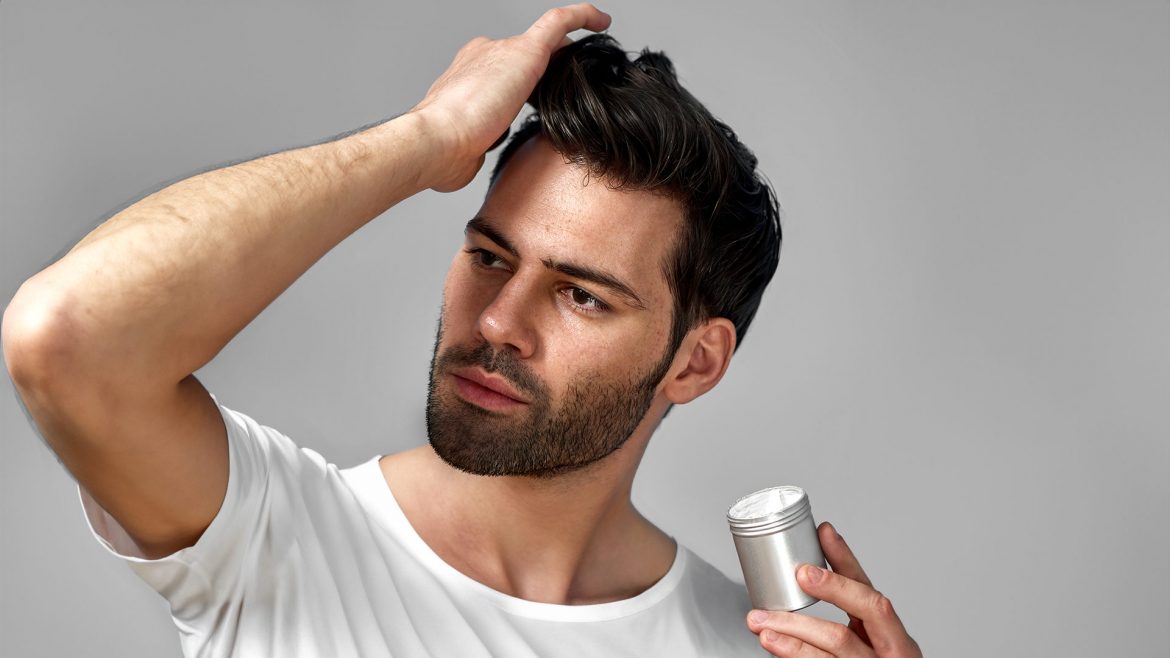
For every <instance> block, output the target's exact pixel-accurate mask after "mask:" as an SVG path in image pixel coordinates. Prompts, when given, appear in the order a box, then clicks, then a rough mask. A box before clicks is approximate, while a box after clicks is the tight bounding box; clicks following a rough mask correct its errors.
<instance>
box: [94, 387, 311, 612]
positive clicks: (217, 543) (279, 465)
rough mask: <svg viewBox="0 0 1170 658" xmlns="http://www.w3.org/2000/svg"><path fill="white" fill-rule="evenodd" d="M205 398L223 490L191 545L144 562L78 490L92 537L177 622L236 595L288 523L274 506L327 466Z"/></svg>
mask: <svg viewBox="0 0 1170 658" xmlns="http://www.w3.org/2000/svg"><path fill="white" fill-rule="evenodd" d="M211 397H212V399H213V400H215V403H216V405H217V406H218V408H219V412H220V415H221V416H222V417H223V421H224V425H225V428H226V429H227V438H228V484H227V492H226V494H225V496H224V500H223V503H222V504H221V506H220V509H219V511H218V512H217V513H216V516H215V518H214V519H212V521H211V524H210V525H209V526H208V527H207V529H206V530H205V531H204V532H203V535H202V536H200V538H199V540H198V541H197V542H196V543H195V544H194V545H192V546H189V547H187V548H183V549H181V550H178V551H176V552H174V553H172V554H170V555H167V556H165V557H161V558H157V559H148V558H146V557H145V556H144V554H143V552H142V551H141V550H140V549H139V547H138V546H137V545H136V544H135V542H134V540H133V539H132V538H131V537H130V535H129V534H128V533H127V532H126V530H125V529H124V528H123V527H122V526H121V525H120V524H119V523H118V521H117V520H116V519H114V517H113V516H111V515H110V514H109V513H108V512H107V511H106V510H105V509H103V508H102V507H101V505H99V504H98V502H97V501H96V500H95V499H94V498H93V497H92V496H91V495H90V493H89V492H88V491H87V490H86V489H85V488H84V487H82V486H80V485H78V493H79V495H80V497H81V504H82V508H83V510H84V514H85V518H86V521H87V523H88V524H89V528H90V531H91V532H92V533H93V535H94V537H95V538H96V539H97V541H98V542H99V543H100V544H101V545H102V546H103V547H104V548H105V549H106V550H107V551H108V552H109V553H111V554H112V555H114V556H116V557H118V558H121V559H123V560H125V561H126V562H127V563H128V565H129V566H130V568H131V569H132V570H133V571H134V572H135V573H136V574H137V575H138V576H139V577H140V578H142V580H144V581H145V582H146V583H147V584H148V585H150V586H151V587H152V588H153V589H154V590H155V591H157V592H158V593H159V594H161V595H162V596H163V597H164V598H166V599H167V601H168V602H170V604H171V611H172V614H173V615H174V616H175V618H176V619H179V620H181V619H192V618H195V617H197V616H200V615H202V614H203V613H204V612H206V611H207V610H209V609H215V608H217V607H219V606H220V605H221V604H222V603H223V602H224V601H225V600H227V599H228V598H231V597H232V596H233V592H236V591H238V590H239V588H240V586H241V580H242V578H243V576H244V575H245V574H247V573H248V571H249V569H250V567H251V566H252V564H254V563H255V562H256V561H257V559H258V558H257V554H258V553H260V552H262V550H263V545H264V544H265V543H268V542H271V541H272V539H273V537H272V533H273V529H272V528H273V526H274V525H276V524H279V523H281V522H284V521H288V519H285V518H281V517H282V516H288V506H287V505H284V504H281V502H280V501H281V499H282V498H283V497H284V496H285V495H286V494H287V493H288V492H287V491H286V490H287V489H290V488H291V487H292V486H295V483H296V482H297V481H299V480H301V479H302V477H303V476H304V475H305V473H304V471H306V470H309V471H316V470H320V471H322V472H323V471H324V470H325V469H326V466H327V465H326V464H325V461H324V459H323V458H321V457H320V455H318V454H317V453H315V452H313V451H311V450H308V449H300V448H298V447H297V446H296V445H295V444H294V443H293V442H292V440H291V439H289V438H288V437H287V436H284V435H283V434H281V433H280V432H278V431H276V430H275V429H273V428H271V427H267V426H264V425H260V424H259V423H257V422H256V421H255V420H253V419H252V418H250V417H249V416H247V415H245V414H242V413H240V412H238V411H234V410H232V409H229V408H227V407H225V406H223V405H222V404H220V402H219V399H218V398H216V396H215V395H212V396H211Z"/></svg>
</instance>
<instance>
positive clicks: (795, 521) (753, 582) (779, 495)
mask: <svg viewBox="0 0 1170 658" xmlns="http://www.w3.org/2000/svg"><path fill="white" fill-rule="evenodd" d="M727 523H728V525H730V526H731V538H732V540H733V541H734V542H735V552H736V553H738V554H739V564H740V567H742V568H743V577H744V582H745V584H746V585H747V590H748V596H749V597H751V600H752V607H754V608H758V609H761V610H787V611H790V612H791V611H793V610H800V609H801V608H807V607H808V606H810V605H812V604H814V603H816V602H817V601H819V600H820V599H817V598H815V597H813V596H810V595H808V594H806V593H805V592H804V590H802V589H800V585H799V584H798V583H797V582H796V568H797V566H799V565H801V564H815V565H817V566H820V567H822V568H825V567H826V565H825V556H824V554H823V553H822V552H821V544H820V541H819V540H818V539H817V525H816V522H815V521H813V516H812V507H811V506H810V505H809V502H808V495H807V494H805V492H804V489H801V488H800V487H793V486H779V487H771V488H768V489H761V490H760V491H757V492H755V493H752V494H748V495H746V496H744V497H742V498H740V499H739V500H737V501H735V504H734V505H732V506H731V507H730V508H729V509H728V510H727Z"/></svg>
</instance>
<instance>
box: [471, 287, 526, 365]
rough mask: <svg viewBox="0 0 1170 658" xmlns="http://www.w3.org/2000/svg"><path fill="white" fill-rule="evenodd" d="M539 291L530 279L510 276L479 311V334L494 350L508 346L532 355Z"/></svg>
mask: <svg viewBox="0 0 1170 658" xmlns="http://www.w3.org/2000/svg"><path fill="white" fill-rule="evenodd" d="M538 294H539V293H538V291H537V290H536V289H535V286H534V285H533V284H532V283H531V282H525V281H524V280H522V279H521V277H517V276H513V277H512V278H511V279H509V280H508V282H507V283H506V284H504V286H503V287H502V288H500V289H499V290H497V291H496V296H495V298H493V299H492V301H491V303H490V304H488V305H487V307H485V308H484V309H483V312H481V313H480V314H479V320H478V321H477V323H476V328H477V329H478V330H479V333H480V335H481V336H483V338H484V340H486V341H487V342H489V343H491V344H492V346H493V347H495V348H496V349H497V350H502V349H504V348H505V347H511V348H513V349H515V350H516V352H517V353H518V354H517V356H518V357H520V358H521V359H526V358H529V357H531V356H532V355H533V354H534V353H535V352H536V348H537V334H536V316H537V314H538V309H537V306H538V304H537V295H538Z"/></svg>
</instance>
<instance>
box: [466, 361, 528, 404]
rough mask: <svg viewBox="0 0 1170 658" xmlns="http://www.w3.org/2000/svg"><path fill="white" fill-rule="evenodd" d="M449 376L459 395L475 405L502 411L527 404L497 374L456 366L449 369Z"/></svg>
mask: <svg viewBox="0 0 1170 658" xmlns="http://www.w3.org/2000/svg"><path fill="white" fill-rule="evenodd" d="M451 376H452V377H453V378H454V382H455V389H456V390H457V391H458V393H459V396H460V397H461V398H463V399H464V400H466V401H467V402H470V403H472V404H475V405H477V406H480V407H484V408H486V409H493V410H501V411H502V410H508V409H516V408H518V407H522V406H526V405H528V404H529V402H528V400H526V399H525V398H524V397H523V396H521V395H520V394H519V393H517V392H516V389H514V388H513V387H512V386H511V385H510V384H508V382H507V381H505V380H504V379H503V378H502V377H500V376H499V375H492V374H489V373H487V372H485V371H483V370H481V369H479V368H457V369H455V370H452V371H451Z"/></svg>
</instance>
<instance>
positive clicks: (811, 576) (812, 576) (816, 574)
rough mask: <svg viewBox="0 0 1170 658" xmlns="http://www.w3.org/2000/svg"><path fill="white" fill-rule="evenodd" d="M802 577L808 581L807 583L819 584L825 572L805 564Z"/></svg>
mask: <svg viewBox="0 0 1170 658" xmlns="http://www.w3.org/2000/svg"><path fill="white" fill-rule="evenodd" d="M804 577H805V578H807V579H808V582H810V583H813V584H816V583H819V582H821V579H823V578H824V577H825V570H824V569H822V568H820V567H817V566H813V565H811V564H806V565H804Z"/></svg>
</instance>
